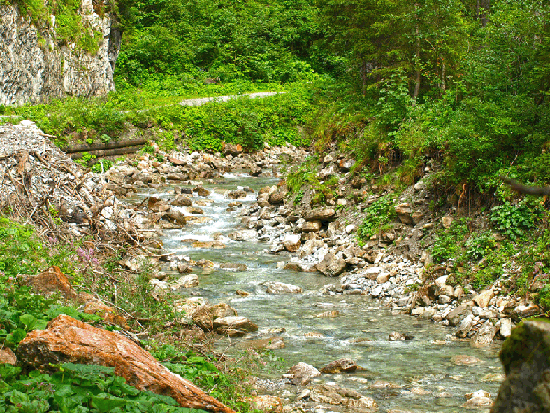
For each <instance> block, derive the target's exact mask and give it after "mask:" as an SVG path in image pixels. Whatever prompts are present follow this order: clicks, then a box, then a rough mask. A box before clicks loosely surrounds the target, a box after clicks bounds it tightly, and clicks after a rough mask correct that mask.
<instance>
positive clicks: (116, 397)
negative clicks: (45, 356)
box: [0, 363, 203, 413]
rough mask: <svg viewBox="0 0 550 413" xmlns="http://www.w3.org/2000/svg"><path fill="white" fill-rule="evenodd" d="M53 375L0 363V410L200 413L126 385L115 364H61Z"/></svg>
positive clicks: (82, 412)
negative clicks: (117, 372)
mask: <svg viewBox="0 0 550 413" xmlns="http://www.w3.org/2000/svg"><path fill="white" fill-rule="evenodd" d="M51 368H52V370H53V371H54V373H53V374H46V373H40V372H38V371H31V372H30V373H28V375H26V374H22V372H21V368H20V367H13V366H10V365H2V366H0V388H2V390H3V392H2V393H3V394H2V395H1V396H0V411H2V412H21V413H23V412H36V413H43V412H47V411H60V412H67V413H68V412H79V413H85V412H90V413H93V412H96V413H100V412H113V413H117V412H120V413H122V412H135V413H138V412H150V413H154V412H162V413H168V412H170V413H172V412H174V413H176V412H179V413H200V412H203V411H202V410H198V409H188V408H184V407H179V406H178V404H177V403H176V401H175V400H174V399H172V398H171V397H168V396H162V395H158V394H154V393H151V392H147V391H139V390H137V389H136V388H135V387H132V386H130V385H128V384H127V383H126V382H125V380H124V379H123V378H122V377H118V376H115V375H114V370H115V369H114V367H105V366H95V365H81V364H72V363H64V364H61V365H58V366H51Z"/></svg>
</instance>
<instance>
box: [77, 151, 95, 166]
mask: <svg viewBox="0 0 550 413" xmlns="http://www.w3.org/2000/svg"><path fill="white" fill-rule="evenodd" d="M95 158H96V155H92V154H91V153H88V152H82V157H81V158H80V159H76V160H75V162H76V163H77V164H79V165H81V166H83V167H84V168H87V167H88V163H89V162H90V161H93V160H94V159H95Z"/></svg>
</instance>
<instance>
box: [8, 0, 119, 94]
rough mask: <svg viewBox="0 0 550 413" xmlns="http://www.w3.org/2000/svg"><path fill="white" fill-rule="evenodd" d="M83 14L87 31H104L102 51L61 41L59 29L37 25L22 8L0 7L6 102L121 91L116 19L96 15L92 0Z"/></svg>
mask: <svg viewBox="0 0 550 413" xmlns="http://www.w3.org/2000/svg"><path fill="white" fill-rule="evenodd" d="M84 5H86V7H84ZM88 6H89V7H88ZM79 17H81V18H82V21H83V25H84V24H85V25H86V28H82V30H92V29H93V30H95V31H98V32H99V33H100V35H101V36H100V37H101V40H102V41H101V42H100V43H99V50H98V51H97V53H95V54H93V55H91V54H88V53H83V52H81V51H79V50H77V48H76V46H75V45H74V44H71V42H69V43H68V44H59V43H58V41H57V39H56V33H55V30H54V29H50V28H46V27H42V28H41V29H37V28H36V25H35V24H34V23H33V22H31V19H29V18H27V17H25V16H21V15H20V13H19V9H18V7H17V6H11V5H5V4H3V5H1V6H0V42H1V43H2V56H3V58H2V59H0V105H23V104H25V103H29V102H30V103H42V102H47V101H50V100H51V99H52V98H61V97H64V96H67V95H70V96H82V95H84V96H93V95H105V94H107V93H108V92H110V91H112V90H114V89H115V84H114V82H113V70H114V67H115V62H116V59H117V56H118V52H119V49H120V43H121V33H120V32H119V31H118V30H117V29H116V28H115V25H114V24H113V23H114V18H113V16H111V15H110V14H105V15H104V16H99V15H98V14H95V13H93V7H92V2H91V1H85V2H83V7H82V11H81V15H80V16H79ZM48 18H49V16H48ZM84 22H87V23H84ZM40 26H47V25H42V24H41V25H40ZM42 42H43V43H42Z"/></svg>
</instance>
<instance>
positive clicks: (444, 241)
mask: <svg viewBox="0 0 550 413" xmlns="http://www.w3.org/2000/svg"><path fill="white" fill-rule="evenodd" d="M468 233H469V231H468V227H467V221H466V220H465V219H459V220H455V221H454V222H453V223H452V224H451V226H450V228H448V229H447V230H442V231H439V232H438V233H437V234H436V236H435V241H434V245H433V247H432V256H433V259H434V262H444V261H447V260H448V259H450V258H456V257H458V256H459V255H460V254H461V253H462V251H463V245H464V241H465V239H466V237H467V235H468Z"/></svg>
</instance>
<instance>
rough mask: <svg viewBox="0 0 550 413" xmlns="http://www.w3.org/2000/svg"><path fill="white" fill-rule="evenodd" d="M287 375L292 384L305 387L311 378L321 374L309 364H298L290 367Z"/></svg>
mask: <svg viewBox="0 0 550 413" xmlns="http://www.w3.org/2000/svg"><path fill="white" fill-rule="evenodd" d="M287 374H288V375H289V376H290V377H291V379H290V381H291V382H292V384H294V385H302V386H305V385H306V384H308V383H309V382H310V381H311V379H312V378H314V377H319V376H320V375H321V372H320V371H319V370H317V369H316V368H315V367H313V366H312V365H310V364H306V363H303V362H300V363H298V364H296V365H294V366H292V367H291V368H290V370H289V371H288V372H287Z"/></svg>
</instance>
